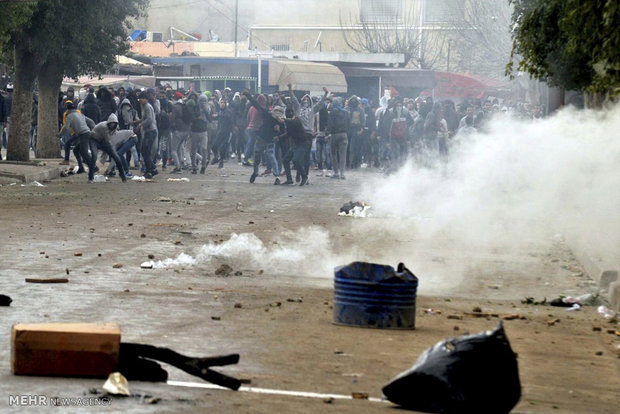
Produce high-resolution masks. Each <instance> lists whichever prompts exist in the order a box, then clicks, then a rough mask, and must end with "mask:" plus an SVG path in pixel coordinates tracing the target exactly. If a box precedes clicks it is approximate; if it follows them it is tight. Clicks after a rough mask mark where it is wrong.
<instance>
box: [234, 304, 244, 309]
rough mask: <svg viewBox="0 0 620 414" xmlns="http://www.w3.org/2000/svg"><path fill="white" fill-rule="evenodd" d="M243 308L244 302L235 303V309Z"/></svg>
mask: <svg viewBox="0 0 620 414" xmlns="http://www.w3.org/2000/svg"><path fill="white" fill-rule="evenodd" d="M241 308H243V304H242V303H235V309H241Z"/></svg>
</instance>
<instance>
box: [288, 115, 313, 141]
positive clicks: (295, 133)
mask: <svg viewBox="0 0 620 414" xmlns="http://www.w3.org/2000/svg"><path fill="white" fill-rule="evenodd" d="M284 122H285V123H286V134H284V136H285V137H286V136H288V137H290V138H291V142H292V144H293V147H294V148H295V147H301V146H304V145H308V144H312V141H309V140H308V139H307V136H308V135H307V134H306V130H305V128H304V126H303V124H302V123H301V119H300V118H298V117H295V118H293V119H289V118H287V119H285V120H284Z"/></svg>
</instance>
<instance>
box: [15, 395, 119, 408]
mask: <svg viewBox="0 0 620 414" xmlns="http://www.w3.org/2000/svg"><path fill="white" fill-rule="evenodd" d="M111 403H112V399H111V398H109V397H48V396H47V395H37V394H32V395H29V394H25V395H9V406H12V407H14V406H22V407H36V406H38V407H42V406H52V407H54V406H56V407H68V406H85V407H86V406H87V407H92V406H107V405H110V404H111Z"/></svg>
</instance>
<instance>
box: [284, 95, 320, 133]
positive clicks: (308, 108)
mask: <svg viewBox="0 0 620 414" xmlns="http://www.w3.org/2000/svg"><path fill="white" fill-rule="evenodd" d="M305 100H307V101H308V102H309V104H308V103H306V104H300V103H299V101H298V100H297V97H296V96H295V95H294V94H293V96H292V97H291V102H292V103H293V111H295V116H297V117H298V118H299V120H300V121H301V124H302V125H303V126H304V131H306V133H308V134H312V132H313V130H314V114H315V113H317V112H319V111H320V110H321V108H322V107H323V103H322V102H317V103H316V104H315V105H314V106H312V98H310V95H304V96H303V97H302V98H301V101H302V102H304V101H305Z"/></svg>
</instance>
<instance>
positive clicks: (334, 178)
mask: <svg viewBox="0 0 620 414" xmlns="http://www.w3.org/2000/svg"><path fill="white" fill-rule="evenodd" d="M329 178H331V179H333V180H337V179H339V178H340V176H339V175H338V174H332V176H331V177H329Z"/></svg>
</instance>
